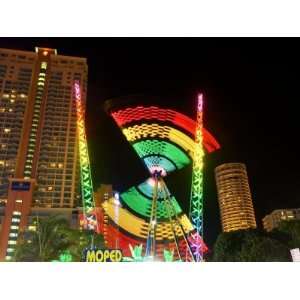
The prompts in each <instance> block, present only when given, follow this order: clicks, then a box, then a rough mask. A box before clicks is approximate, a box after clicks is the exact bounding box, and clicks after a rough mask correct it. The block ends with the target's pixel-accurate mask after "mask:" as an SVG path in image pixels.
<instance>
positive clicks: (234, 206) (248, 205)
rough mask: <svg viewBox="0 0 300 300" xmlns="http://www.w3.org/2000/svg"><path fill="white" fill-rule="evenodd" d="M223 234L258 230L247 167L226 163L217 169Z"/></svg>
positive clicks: (216, 175)
mask: <svg viewBox="0 0 300 300" xmlns="http://www.w3.org/2000/svg"><path fill="white" fill-rule="evenodd" d="M215 178H216V184H217V190H218V200H219V207H220V215H221V223H222V228H223V232H229V231H235V230H240V229H248V228H256V221H255V215H254V209H253V203H252V197H251V192H250V187H249V182H248V176H247V170H246V166H245V165H244V164H241V163H226V164H222V165H220V166H218V167H217V168H216V169H215Z"/></svg>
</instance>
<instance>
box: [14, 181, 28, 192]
mask: <svg viewBox="0 0 300 300" xmlns="http://www.w3.org/2000/svg"><path fill="white" fill-rule="evenodd" d="M11 189H12V190H13V191H29V190H30V182H24V181H13V182H12V183H11Z"/></svg>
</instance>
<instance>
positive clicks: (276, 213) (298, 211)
mask: <svg viewBox="0 0 300 300" xmlns="http://www.w3.org/2000/svg"><path fill="white" fill-rule="evenodd" d="M291 220H300V208H291V209H276V210H273V211H272V212H271V213H270V214H269V215H266V216H265V217H264V218H263V219H262V221H263V226H264V229H265V230H266V231H272V230H273V229H275V228H277V227H278V226H279V224H280V222H281V221H291Z"/></svg>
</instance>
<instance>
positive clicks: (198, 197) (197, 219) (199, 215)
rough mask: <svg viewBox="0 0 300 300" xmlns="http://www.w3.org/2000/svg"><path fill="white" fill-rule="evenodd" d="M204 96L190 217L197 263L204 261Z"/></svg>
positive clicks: (197, 132) (200, 104)
mask: <svg viewBox="0 0 300 300" xmlns="http://www.w3.org/2000/svg"><path fill="white" fill-rule="evenodd" d="M203 158H204V149H203V95H202V94H199V95H198V103H197V121H196V130H195V150H194V159H193V174H192V185H191V199H190V212H189V217H190V220H191V222H192V224H193V226H194V227H195V229H196V232H194V233H192V234H191V239H190V240H191V246H192V251H193V255H194V258H195V260H196V261H197V262H199V261H201V260H202V256H203V253H202V252H203V250H202V249H201V245H202V242H201V237H203Z"/></svg>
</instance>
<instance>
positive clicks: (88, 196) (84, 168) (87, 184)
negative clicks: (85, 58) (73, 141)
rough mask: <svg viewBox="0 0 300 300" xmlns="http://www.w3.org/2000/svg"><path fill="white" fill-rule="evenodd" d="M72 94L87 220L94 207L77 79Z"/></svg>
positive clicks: (84, 212)
mask: <svg viewBox="0 0 300 300" xmlns="http://www.w3.org/2000/svg"><path fill="white" fill-rule="evenodd" d="M74 95H75V103H76V115H77V133H78V145H79V161H80V177H81V191H82V203H83V214H84V217H85V219H86V221H87V222H89V219H90V218H92V213H93V210H94V208H95V202H94V195H93V183H92V176H91V167H90V161H89V154H88V147H87V140H86V132H85V124H84V115H85V109H84V104H83V102H82V97H81V89H80V82H79V81H78V80H76V81H75V82H74Z"/></svg>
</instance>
